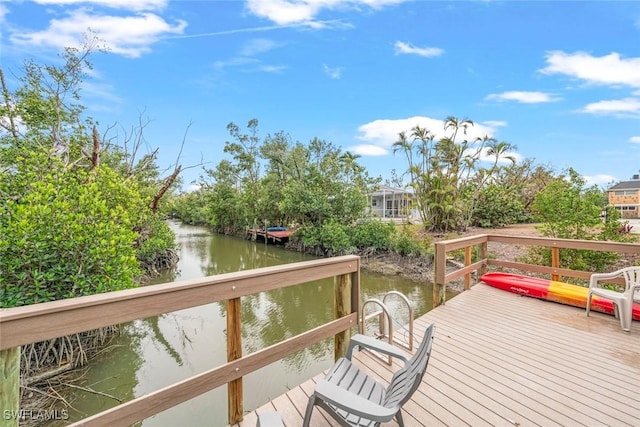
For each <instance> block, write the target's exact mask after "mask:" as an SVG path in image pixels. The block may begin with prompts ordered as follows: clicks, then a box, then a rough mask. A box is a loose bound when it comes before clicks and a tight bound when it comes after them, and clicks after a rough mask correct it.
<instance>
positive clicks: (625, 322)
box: [618, 300, 633, 332]
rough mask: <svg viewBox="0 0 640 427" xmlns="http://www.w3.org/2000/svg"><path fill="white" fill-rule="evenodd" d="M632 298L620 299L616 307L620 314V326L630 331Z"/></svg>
mask: <svg viewBox="0 0 640 427" xmlns="http://www.w3.org/2000/svg"><path fill="white" fill-rule="evenodd" d="M632 310H633V300H630V301H629V300H625V301H620V307H618V314H619V315H620V326H622V330H623V331H625V332H630V331H631V320H632V315H633V313H632Z"/></svg>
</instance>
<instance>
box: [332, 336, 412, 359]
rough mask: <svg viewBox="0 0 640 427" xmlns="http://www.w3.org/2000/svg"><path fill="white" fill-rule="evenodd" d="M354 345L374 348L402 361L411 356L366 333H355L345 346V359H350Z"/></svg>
mask: <svg viewBox="0 0 640 427" xmlns="http://www.w3.org/2000/svg"><path fill="white" fill-rule="evenodd" d="M355 347H363V348H368V349H370V350H375V351H378V352H380V353H383V354H386V355H388V356H392V357H397V358H398V359H400V360H402V361H403V362H404V363H407V361H408V360H409V359H410V358H411V356H410V355H408V354H407V353H406V352H404V351H402V350H400V349H399V348H397V347H394V346H392V345H391V344H389V343H387V342H384V341H380V340H378V339H375V338H373V337H369V336H367V335H362V334H356V335H354V336H353V337H351V341H349V347H348V348H347V354H346V355H345V357H346V358H347V359H349V360H351V355H352V353H353V349H354V348H355Z"/></svg>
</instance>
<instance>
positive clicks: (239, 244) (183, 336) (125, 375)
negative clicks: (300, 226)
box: [65, 223, 432, 427]
mask: <svg viewBox="0 0 640 427" xmlns="http://www.w3.org/2000/svg"><path fill="white" fill-rule="evenodd" d="M171 226H172V228H173V229H174V231H175V233H176V236H177V241H178V245H179V255H180V262H179V264H178V271H177V272H176V273H167V274H165V275H163V276H162V277H159V278H158V279H157V280H156V283H164V282H171V281H178V280H186V279H192V278H198V277H204V276H211V275H215V274H220V273H228V272H233V271H239V270H248V269H252V268H258V267H266V266H271V265H278V264H285V263H291V262H298V261H305V260H310V259H314V257H311V256H308V255H304V254H300V253H297V252H293V251H287V250H284V249H282V248H279V247H275V246H272V245H269V246H266V245H265V244H264V243H260V242H257V243H254V242H249V241H246V240H242V239H238V238H233V237H227V236H221V235H218V234H212V233H210V232H209V231H208V230H207V229H206V228H203V227H196V226H187V225H183V224H180V223H172V224H171ZM361 286H362V292H361V294H362V295H361V298H362V300H363V301H364V300H366V299H367V298H370V297H381V296H382V295H384V294H385V293H386V292H387V291H389V290H398V291H400V292H402V293H403V294H405V295H406V296H407V297H408V298H409V300H410V301H412V303H413V306H414V310H415V314H416V316H419V315H421V314H423V313H425V312H426V311H428V310H429V309H430V308H431V307H432V302H431V297H432V286H431V285H430V284H423V283H417V282H414V281H410V280H407V279H403V278H400V277H397V276H384V275H380V274H373V273H369V272H367V271H362V274H361ZM332 317H333V280H332V279H328V280H322V281H317V282H312V283H308V284H304V285H299V286H292V287H289V288H285V289H280V290H276V291H272V292H267V293H262V294H259V295H254V296H249V297H244V298H243V299H242V319H243V328H242V333H243V337H242V338H243V347H244V350H243V351H244V354H248V353H251V352H253V351H256V350H258V349H261V348H264V347H266V346H269V345H271V344H273V343H276V342H278V341H281V340H282V339H285V338H288V337H290V336H293V335H296V334H298V333H301V332H304V331H306V330H308V329H310V328H313V327H315V326H319V325H321V324H323V323H325V322H327V321H329V320H331V319H332ZM405 319H406V317H405ZM405 322H406V320H405V321H403V322H402V323H405ZM225 328H226V320H225V305H224V303H217V304H209V305H205V306H201V307H195V308H191V309H186V310H181V311H177V312H173V313H168V314H165V315H162V316H158V317H154V318H148V319H143V320H138V321H134V322H132V323H130V324H127V325H125V327H124V333H123V334H122V335H121V336H120V337H118V339H117V340H116V342H115V346H116V347H115V348H113V349H112V350H111V351H108V352H106V353H105V354H104V355H103V356H101V357H99V358H97V359H96V360H95V361H94V362H93V363H92V364H91V366H90V368H89V370H88V372H87V374H86V375H85V377H84V380H83V382H82V383H81V385H82V386H83V387H86V388H91V389H93V390H96V391H99V392H102V393H105V394H108V395H110V396H113V397H115V398H117V399H120V400H122V401H123V402H124V401H127V400H130V399H132V398H134V397H137V396H141V395H144V394H146V393H149V392H152V391H155V390H158V389H160V388H162V387H165V386H167V385H170V384H172V383H174V382H177V381H180V380H183V379H186V378H188V377H190V376H192V375H194V374H197V373H201V372H203V371H206V370H208V369H211V368H213V367H216V366H218V365H221V364H223V363H225V361H226V337H225ZM396 329H397V328H396ZM332 363H333V345H332V340H327V341H325V342H322V343H319V344H316V345H313V346H311V347H309V348H307V349H305V350H302V351H301V352H299V353H297V354H295V355H293V356H291V357H288V358H286V359H284V360H281V361H280V362H277V363H274V364H272V365H270V366H267V367H265V368H263V369H261V370H259V371H257V372H254V373H253V374H251V375H248V376H246V377H245V378H244V407H245V410H246V411H250V410H253V409H255V408H256V407H258V406H260V405H262V404H264V403H265V402H267V401H268V400H270V399H272V398H275V397H277V396H279V395H280V394H282V393H284V392H285V391H287V390H288V389H290V388H292V387H294V386H296V385H297V384H299V383H301V382H303V381H305V380H307V379H309V378H311V377H312V376H314V375H316V374H318V373H319V372H321V371H322V370H324V369H326V368H328V367H329V366H331V364H332ZM226 393H227V388H226V386H223V387H220V388H218V389H215V390H213V391H211V392H209V393H206V394H204V395H201V396H200V397H198V398H196V399H193V400H191V401H188V402H185V403H183V404H181V405H179V406H176V407H174V408H172V409H169V410H167V411H164V412H162V413H160V414H158V415H156V416H154V417H152V418H149V419H147V420H145V421H143V422H142V423H141V425H142V426H144V427H152V426H153V427H156V426H178V425H184V426H187V425H188V426H197V425H204V424H206V425H208V426H214V427H215V426H224V425H226V424H227V397H226ZM65 398H66V399H68V400H70V403H71V404H72V406H73V407H74V410H73V411H72V412H71V417H72V420H77V419H79V418H82V417H86V416H89V415H91V414H94V413H97V412H100V411H102V410H105V409H108V408H110V407H112V406H115V405H116V404H118V402H117V401H116V400H114V399H112V398H111V397H105V396H102V395H97V394H93V393H85V392H83V391H82V390H79V389H72V390H70V392H69V395H67V396H65Z"/></svg>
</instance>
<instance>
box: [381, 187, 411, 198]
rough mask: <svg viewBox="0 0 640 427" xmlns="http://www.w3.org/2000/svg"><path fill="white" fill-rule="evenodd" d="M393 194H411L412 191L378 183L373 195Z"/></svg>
mask: <svg viewBox="0 0 640 427" xmlns="http://www.w3.org/2000/svg"><path fill="white" fill-rule="evenodd" d="M391 194H409V195H410V194H411V192H410V191H407V190H403V189H402V188H394V187H389V186H388V185H378V188H377V190H376V191H374V192H372V193H371V195H372V196H383V195H391Z"/></svg>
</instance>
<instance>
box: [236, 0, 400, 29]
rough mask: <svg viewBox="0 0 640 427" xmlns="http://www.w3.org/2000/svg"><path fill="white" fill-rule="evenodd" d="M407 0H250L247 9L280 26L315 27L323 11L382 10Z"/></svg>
mask: <svg viewBox="0 0 640 427" xmlns="http://www.w3.org/2000/svg"><path fill="white" fill-rule="evenodd" d="M404 1H405V0H248V1H247V9H249V11H250V12H251V13H253V14H254V15H257V16H259V17H261V18H266V19H269V20H271V21H273V22H275V23H276V24H278V25H289V24H294V23H308V24H309V25H311V26H317V25H315V23H314V21H315V18H316V16H317V15H318V14H319V13H320V12H321V11H323V10H325V9H326V10H336V9H345V8H358V7H361V6H366V7H369V8H372V9H381V8H382V7H384V6H387V5H393V4H398V3H402V2H404ZM320 27H322V25H320Z"/></svg>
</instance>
